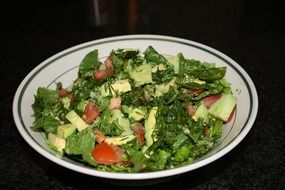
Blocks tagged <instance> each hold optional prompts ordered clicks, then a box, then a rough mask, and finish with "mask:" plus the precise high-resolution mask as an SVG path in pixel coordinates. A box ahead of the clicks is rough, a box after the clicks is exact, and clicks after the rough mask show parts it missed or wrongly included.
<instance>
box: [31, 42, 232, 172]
mask: <svg viewBox="0 0 285 190" xmlns="http://www.w3.org/2000/svg"><path fill="white" fill-rule="evenodd" d="M98 54H99V52H98V50H94V51H91V52H89V53H88V54H87V55H86V56H85V57H84V58H83V59H82V61H81V63H80V64H79V69H78V77H77V78H76V79H74V81H73V82H72V81H71V82H70V83H71V84H70V86H63V85H62V83H60V82H58V83H57V85H56V88H55V89H50V88H46V87H39V88H38V89H37V92H36V94H35V96H34V103H33V105H32V108H33V111H34V116H35V121H34V123H33V125H32V129H34V130H35V131H40V132H43V133H44V134H45V135H46V138H47V144H48V146H49V147H50V148H51V149H52V150H53V151H55V152H56V153H57V154H58V155H60V156H65V157H68V158H70V159H73V160H76V161H78V162H81V163H84V164H86V165H89V166H91V167H95V168H97V169H99V170H103V171H112V172H148V171H158V170H164V169H168V168H174V167H179V166H182V165H185V164H188V163H191V162H193V160H195V159H197V158H199V157H201V156H203V155H205V154H206V153H207V152H208V151H210V150H211V149H212V148H213V146H214V145H215V143H216V142H217V141H218V140H219V138H220V137H221V135H222V128H223V124H225V123H227V122H230V120H231V119H232V117H233V115H234V112H235V109H236V101H237V98H236V97H235V96H234V95H233V93H232V90H231V87H230V84H229V82H227V81H226V80H225V78H224V77H225V74H226V67H217V66H216V65H215V64H213V63H206V62H202V61H199V60H195V59H188V58H185V57H184V56H183V54H182V53H178V54H177V55H173V56H164V55H162V54H160V53H158V52H157V51H156V50H155V49H154V48H153V47H152V46H149V47H148V48H147V49H145V50H144V51H143V52H141V51H140V50H139V49H116V50H112V51H111V52H110V54H109V56H108V57H107V58H106V59H105V60H99V58H98Z"/></svg>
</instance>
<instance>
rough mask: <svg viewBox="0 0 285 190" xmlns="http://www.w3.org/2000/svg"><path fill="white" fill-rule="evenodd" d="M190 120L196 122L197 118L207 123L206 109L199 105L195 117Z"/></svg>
mask: <svg viewBox="0 0 285 190" xmlns="http://www.w3.org/2000/svg"><path fill="white" fill-rule="evenodd" d="M192 118H193V119H194V120H195V121H197V120H198V119H199V118H203V119H204V122H205V123H208V109H207V107H206V106H205V105H204V104H203V102H202V103H201V104H200V105H199V107H198V108H197V109H196V112H195V115H193V116H192Z"/></svg>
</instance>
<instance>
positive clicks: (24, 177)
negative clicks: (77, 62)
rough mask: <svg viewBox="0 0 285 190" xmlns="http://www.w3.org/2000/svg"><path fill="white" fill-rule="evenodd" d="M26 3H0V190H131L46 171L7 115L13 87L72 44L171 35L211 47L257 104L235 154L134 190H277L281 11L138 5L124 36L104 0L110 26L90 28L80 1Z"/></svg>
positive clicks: (284, 156) (280, 173) (243, 5)
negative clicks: (232, 66)
mask: <svg viewBox="0 0 285 190" xmlns="http://www.w3.org/2000/svg"><path fill="white" fill-rule="evenodd" d="M27 2H29V1H25V3H26V4H24V2H23V1H21V2H20V1H19V2H17V1H13V3H9V4H8V3H7V4H5V6H4V8H7V10H9V11H8V12H7V13H5V14H4V15H3V16H2V18H4V19H6V21H7V22H5V23H7V24H4V26H3V27H2V29H1V30H2V32H1V33H3V34H2V35H1V36H2V40H1V42H4V46H2V47H3V48H4V49H2V50H1V71H0V72H1V75H0V76H1V83H0V84H1V85H0V91H1V93H0V99H1V101H0V107H1V112H2V113H1V120H0V122H1V125H0V154H1V156H0V189H29V190H32V189H86V188H85V187H89V188H90V187H91V188H94V189H124V190H125V189H132V188H133V187H122V186H116V185H114V184H111V183H108V182H106V181H102V180H100V179H98V178H94V177H91V176H86V175H83V174H79V173H76V172H74V171H71V170H69V169H66V168H63V167H61V166H59V165H56V164H55V163H53V162H50V161H49V160H47V159H45V158H44V157H42V156H41V155H39V154H38V153H37V152H36V151H34V150H33V149H32V148H31V147H30V146H29V145H28V144H27V143H26V142H25V141H24V140H23V138H22V137H21V135H20V134H19V132H18V131H17V129H16V126H15V124H14V121H13V116H12V101H13V96H14V93H15V91H16V88H17V87H18V85H19V84H20V82H21V80H22V79H23V78H24V77H25V76H26V75H27V74H28V73H29V72H30V71H31V70H32V69H33V68H34V67H35V66H36V65H37V64H39V63H40V62H42V61H44V60H45V59H46V58H48V57H50V56H52V55H53V54H55V53H58V52H59V51H61V50H64V49H66V48H69V47H71V46H73V45H77V44H79V43H83V42H86V41H90V40H95V39H99V38H102V37H108V36H115V35H122V34H129V33H153V34H163V35H171V36H177V37H182V38H186V39H190V40H194V41H198V42H201V43H204V44H206V45H209V46H211V47H213V48H216V49H218V50H219V51H221V52H223V53H225V54H227V55H228V56H230V57H231V58H233V59H234V60H235V61H237V62H238V63H239V64H240V65H241V66H242V67H243V68H244V69H245V70H246V71H247V72H248V74H249V75H250V76H251V78H252V79H253V82H254V83H255V85H256V88H257V91H258V95H259V112H258V115H257V119H256V122H255V123H254V126H253V128H252V130H251V131H250V132H249V134H248V135H247V136H246V138H245V139H244V140H243V141H242V142H241V143H240V144H239V145H238V146H237V147H236V148H235V149H234V150H232V151H231V152H230V153H228V154H227V155H225V156H224V157H222V158H220V159H219V160H217V161H215V162H213V163H211V164H209V165H207V166H204V167H202V168H200V169H197V170H195V171H193V172H189V173H187V174H184V175H181V176H178V177H176V178H174V179H172V180H170V181H166V182H164V183H159V184H156V185H152V186H148V187H136V189H146V188H147V189H158V188H167V189H174V188H175V189H195V190H196V189H258V190H259V189H279V190H281V189H285V168H284V167H285V126H284V125H285V119H284V118H285V111H284V110H285V109H284V104H285V96H284V92H285V89H284V87H285V85H284V81H285V74H284V72H285V66H284V65H285V49H284V45H285V36H284V33H285V31H284V29H282V23H283V25H284V17H282V11H281V10H280V8H279V7H281V6H279V5H278V4H276V3H273V2H270V4H269V5H268V4H265V3H260V2H259V1H256V2H255V1H251V2H250V3H249V2H246V1H242V0H239V1H234V0H232V1H226V0H218V1H215V2H216V3H210V1H209V2H207V3H204V4H202V3H195V2H192V1H189V2H188V1H181V4H180V3H179V4H177V5H175V6H174V7H172V4H171V2H172V1H152V2H150V1H146V0H145V1H141V2H143V3H144V4H142V5H140V6H141V7H143V8H144V9H143V10H144V11H142V10H141V9H139V10H140V11H141V17H139V18H141V19H139V22H138V25H139V26H140V27H133V28H128V27H127V26H126V25H127V21H126V17H124V16H121V17H120V16H118V15H123V14H122V13H125V12H126V8H124V6H126V3H125V4H124V3H122V5H121V4H119V3H114V1H112V0H110V1H109V2H111V3H113V7H112V6H111V8H112V9H111V10H116V11H115V13H116V14H115V13H114V14H113V18H115V19H117V20H115V21H113V22H111V20H110V23H109V25H110V26H109V25H107V27H101V28H96V27H92V26H91V25H90V22H88V19H87V16H86V15H87V14H85V13H86V11H88V9H87V8H86V6H88V4H87V0H86V2H85V3H83V4H82V1H79V0H70V1H66V0H58V1H54V0H52V1H49V2H42V3H39V2H37V1H35V2H34V4H27ZM80 2H81V3H80ZM122 2H126V1H122ZM178 2H179V1H178ZM182 2H183V3H182ZM186 2H188V3H186ZM257 3H258V4H257ZM6 5H7V6H6ZM114 7H115V8H114ZM158 9H159V10H160V12H159V13H158V12H157V11H156V10H158ZM182 13H183V14H182ZM282 19H283V21H282ZM213 22H214V23H213ZM114 23H115V24H114ZM2 45H3V43H2Z"/></svg>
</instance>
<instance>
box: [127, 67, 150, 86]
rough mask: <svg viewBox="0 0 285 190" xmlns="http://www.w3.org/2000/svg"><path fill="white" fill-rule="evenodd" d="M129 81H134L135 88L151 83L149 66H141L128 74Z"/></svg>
mask: <svg viewBox="0 0 285 190" xmlns="http://www.w3.org/2000/svg"><path fill="white" fill-rule="evenodd" d="M129 75H130V77H131V79H133V80H134V81H135V86H141V85H144V84H147V83H152V67H151V64H142V65H140V66H138V67H136V68H135V69H133V70H132V71H130V72H129Z"/></svg>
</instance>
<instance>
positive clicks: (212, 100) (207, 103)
mask: <svg viewBox="0 0 285 190" xmlns="http://www.w3.org/2000/svg"><path fill="white" fill-rule="evenodd" d="M221 96H222V95H221V94H218V95H212V96H208V97H206V98H204V99H203V100H202V102H203V103H204V105H205V106H206V107H207V108H209V107H211V106H212V105H213V104H214V103H215V102H216V101H217V100H218V99H220V97H221Z"/></svg>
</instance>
